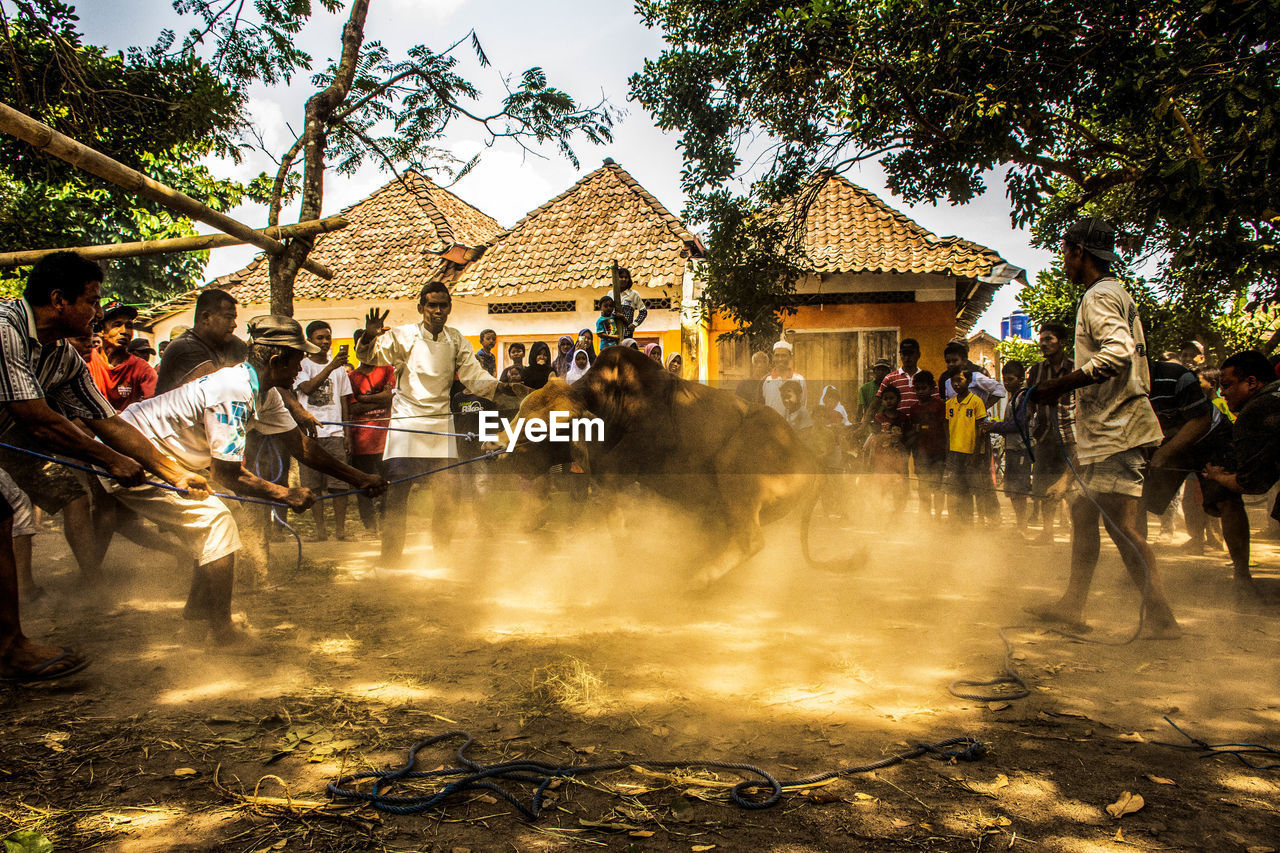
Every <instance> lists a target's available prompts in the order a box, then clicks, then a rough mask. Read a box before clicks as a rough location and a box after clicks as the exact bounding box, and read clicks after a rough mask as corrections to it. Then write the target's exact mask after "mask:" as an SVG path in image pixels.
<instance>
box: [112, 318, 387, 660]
mask: <svg viewBox="0 0 1280 853" xmlns="http://www.w3.org/2000/svg"><path fill="white" fill-rule="evenodd" d="M249 340H250V343H249V357H248V361H246V362H244V363H243V364H237V365H235V366H234V367H224V368H223V369H221V370H218V371H216V372H214V373H211V374H208V375H207V376H202V377H200V378H199V379H197V380H195V381H194V382H188V383H187V384H185V385H182V386H180V387H178V388H175V389H174V390H172V391H170V392H169V393H167V394H161V395H160V396H158V397H153V398H152V399H150V400H144V401H142V402H141V403H135V404H134V405H132V406H130V407H129V408H128V409H126V410H125V412H124V414H123V415H122V417H124V418H125V420H127V421H129V422H130V423H132V424H133V425H135V426H136V427H137V428H138V430H139V431H140V432H141V433H142V434H143V435H145V436H147V437H148V438H149V439H151V440H152V441H154V442H155V443H156V444H157V445H159V446H160V447H162V448H163V449H164V450H165V452H167V453H169V454H171V455H172V456H173V457H174V458H175V459H177V460H178V461H179V463H180V464H181V465H182V467H183V468H185V469H187V470H190V471H204V470H206V469H208V470H210V471H211V473H212V478H213V480H214V481H215V482H216V483H219V484H221V485H223V486H225V487H226V488H229V489H231V490H232V491H234V492H235V493H236V494H241V495H247V496H250V497H256V498H265V499H267V500H272V501H279V502H281V503H284V504H287V505H288V506H289V507H290V508H292V509H294V510H298V511H302V510H305V509H307V508H309V507H310V506H311V505H312V504H313V503H315V499H316V498H315V495H314V494H312V492H311V490H310V489H306V488H297V489H291V488H288V487H286V486H280V485H277V484H275V483H273V482H271V481H270V480H264V479H262V478H260V477H258V476H257V475H255V474H253V473H252V472H250V471H249V470H248V469H246V468H245V467H244V447H245V440H246V436H247V434H248V431H249V430H258V431H259V432H262V433H264V434H267V435H276V436H279V438H280V441H281V444H282V446H283V447H284V448H286V449H287V451H288V452H289V454H290V455H291V456H293V457H294V458H296V459H297V460H298V461H299V462H301V463H303V464H305V465H310V466H311V467H312V468H315V469H316V470H318V471H321V472H323V473H325V474H328V475H330V476H333V477H337V478H338V479H340V480H343V481H345V482H347V483H350V484H352V485H353V486H355V487H356V488H358V489H364V490H365V491H366V492H367V493H368V494H369V495H370V496H376V495H379V494H381V493H382V491H383V490H384V489H385V488H386V485H387V484H386V481H385V480H383V479H382V478H381V477H379V476H377V475H374V474H365V473H363V472H361V471H357V470H356V469H355V468H352V467H351V466H350V465H347V464H346V463H344V462H341V461H339V460H337V459H334V458H333V457H332V456H330V455H329V454H328V453H326V452H325V450H324V448H322V447H321V446H320V444H319V443H318V442H317V441H316V440H315V439H313V438H311V437H309V436H307V435H306V434H304V433H303V432H302V430H301V429H300V428H299V427H298V425H297V423H296V422H295V421H294V419H293V417H292V416H291V415H290V414H289V411H288V410H287V409H286V408H285V405H284V402H283V400H281V398H280V392H279V389H281V388H292V387H294V382H295V381H296V379H297V376H298V371H299V369H300V367H301V364H302V358H303V356H304V355H305V354H307V353H312V352H316V351H317V350H318V347H316V346H315V345H314V344H312V343H310V342H308V341H307V340H306V338H305V337H303V334H302V327H301V326H299V325H298V323H297V321H296V320H294V319H292V318H290V317H283V316H278V315H269V316H263V317H257V318H255V319H253V320H251V321H250V323H249ZM103 485H104V487H105V488H107V490H108V491H109V492H112V493H113V494H114V496H115V498H116V499H117V500H119V501H120V502H121V503H123V504H124V505H125V506H127V507H129V508H130V509H132V510H133V511H134V512H136V513H138V515H141V516H142V517H144V518H149V519H151V520H152V521H154V522H155V523H156V524H159V525H161V526H167V527H180V528H182V530H183V532H184V534H185V535H186V538H187V541H189V542H190V543H191V544H192V547H193V550H194V551H195V557H196V567H195V573H194V575H193V578H192V582H191V592H190V594H189V595H188V597H187V605H186V609H185V611H184V613H183V615H184V617H185V618H186V619H188V620H190V621H193V622H206V623H208V629H209V631H210V632H211V633H212V638H213V641H214V642H215V643H216V644H217V645H219V646H241V647H249V646H250V645H251V644H250V643H248V642H246V640H247V638H246V637H245V636H244V635H243V634H242V633H241V632H240V631H238V630H237V629H236V628H235V627H234V626H233V624H232V621H231V588H232V582H233V580H234V578H235V552H236V551H238V550H240V547H241V542H240V535H239V531H238V529H237V527H236V523H235V521H234V520H233V519H232V517H231V513H230V511H229V510H228V509H227V507H226V505H225V504H224V503H223V502H222V501H221V500H220V499H219V498H217V497H214V496H213V495H209V494H207V493H203V492H202V493H191V494H180V493H176V492H172V491H168V490H165V489H160V488H158V487H156V486H151V485H142V486H136V487H133V488H123V487H122V486H121V485H120V484H116V483H106V482H104V483H103Z"/></svg>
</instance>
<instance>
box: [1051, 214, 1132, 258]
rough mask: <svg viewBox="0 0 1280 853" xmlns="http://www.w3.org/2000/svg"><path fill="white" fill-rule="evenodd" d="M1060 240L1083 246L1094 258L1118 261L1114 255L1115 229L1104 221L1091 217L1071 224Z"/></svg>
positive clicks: (1117, 256)
mask: <svg viewBox="0 0 1280 853" xmlns="http://www.w3.org/2000/svg"><path fill="white" fill-rule="evenodd" d="M1062 239H1063V240H1065V241H1066V242H1068V243H1075V244H1076V245H1078V246H1083V247H1084V250H1085V251H1086V252H1088V253H1089V254H1091V255H1093V256H1094V257H1095V258H1098V259H1100V260H1104V261H1111V262H1113V263H1115V262H1118V261H1119V260H1120V256H1119V255H1117V254H1116V229H1115V228H1114V227H1113V226H1112V225H1111V223H1110V222H1108V221H1106V220H1105V219H1099V218H1098V217H1096V216H1091V217H1089V218H1088V219H1081V220H1079V221H1077V222H1073V223H1071V225H1070V227H1068V228H1067V230H1066V232H1065V233H1064V234H1063V235H1062Z"/></svg>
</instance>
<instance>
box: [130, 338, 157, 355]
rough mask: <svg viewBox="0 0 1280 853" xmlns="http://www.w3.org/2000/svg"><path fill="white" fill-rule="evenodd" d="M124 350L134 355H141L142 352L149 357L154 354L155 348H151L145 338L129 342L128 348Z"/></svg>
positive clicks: (149, 342)
mask: <svg viewBox="0 0 1280 853" xmlns="http://www.w3.org/2000/svg"><path fill="white" fill-rule="evenodd" d="M126 349H127V350H128V351H129V352H131V353H133V354H134V355H142V354H143V353H144V352H145V353H150V354H151V355H155V354H156V348H155V347H153V346H152V345H151V341H149V340H147V339H146V338H134V339H133V340H131V341H129V346H128V347H126Z"/></svg>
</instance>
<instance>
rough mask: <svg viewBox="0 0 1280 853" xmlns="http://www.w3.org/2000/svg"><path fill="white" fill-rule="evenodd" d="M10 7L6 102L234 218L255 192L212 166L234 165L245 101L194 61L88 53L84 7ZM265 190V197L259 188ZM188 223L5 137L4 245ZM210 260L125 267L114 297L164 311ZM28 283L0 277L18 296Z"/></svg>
mask: <svg viewBox="0 0 1280 853" xmlns="http://www.w3.org/2000/svg"><path fill="white" fill-rule="evenodd" d="M7 2H9V3H11V6H12V8H11V10H10V9H6V0H0V101H4V102H5V103H8V104H11V105H13V106H15V107H16V108H17V109H20V110H22V111H23V112H26V113H27V114H28V115H31V116H32V117H33V118H36V119H39V120H40V121H42V122H44V123H45V124H48V125H50V126H51V127H53V128H55V129H56V130H59V131H61V132H63V133H65V134H67V135H68V136H71V137H73V138H75V139H77V140H80V141H82V142H84V143H86V144H88V145H90V146H91V147H93V148H96V149H97V150H99V151H101V152H103V153H104V154H107V155H108V156H111V157H113V158H115V159H117V160H119V161H121V162H123V163H125V164H126V165H129V166H132V167H133V168H135V169H139V170H141V171H143V172H145V173H146V174H149V175H151V176H153V177H155V178H156V179H158V180H160V181H162V182H164V183H167V184H169V185H170V186H173V187H175V188H176V189H179V190H181V191H182V192H185V193H187V194H188V195H191V196H193V197H195V198H197V199H199V200H200V201H202V202H204V203H205V204H207V205H209V206H210V207H213V208H215V209H219V210H225V209H227V208H229V207H231V206H233V205H235V204H237V203H239V202H240V201H241V199H242V198H243V197H244V196H245V194H246V192H247V191H248V190H249V188H247V187H245V186H242V185H241V184H239V183H237V182H235V181H227V180H221V179H217V178H215V177H214V176H213V175H212V174H211V173H210V172H209V170H208V169H207V168H206V167H205V166H202V165H201V164H200V161H201V160H202V159H203V158H205V157H206V156H207V155H210V154H219V155H223V156H234V155H235V154H236V153H237V150H238V149H237V148H236V147H235V145H234V139H233V137H234V135H235V133H236V132H237V131H238V130H239V129H240V127H241V124H242V121H241V117H240V115H241V109H242V106H243V96H242V95H240V94H238V93H236V92H234V91H232V90H231V89H230V88H229V87H227V86H226V85H224V84H223V82H222V81H221V80H220V79H219V77H218V76H217V74H215V73H214V72H213V71H212V70H211V69H210V68H209V67H208V66H207V65H206V64H205V63H203V62H200V61H199V60H197V59H195V58H193V57H164V56H159V55H156V54H153V53H149V52H146V51H142V50H138V49H131V50H129V51H127V52H124V53H119V54H111V53H109V52H108V51H107V50H106V49H104V48H102V47H98V46H95V45H91V44H86V43H85V42H84V40H83V36H82V34H81V33H80V32H79V30H78V29H77V21H78V18H77V17H76V15H75V12H74V10H73V9H72V7H70V6H67V5H65V4H62V3H60V2H56V0H31V2H27V0H7ZM258 186H261V184H259V185H258ZM193 233H195V232H194V228H193V227H192V224H191V222H190V221H189V220H188V219H186V218H185V217H182V216H178V215H176V214H174V213H173V212H171V211H169V210H168V209H166V208H165V207H163V206H162V205H159V204H156V203H154V202H150V201H148V200H146V199H143V198H140V197H138V196H136V195H134V194H132V193H129V192H128V191H127V190H124V189H121V188H119V187H116V186H114V185H112V184H107V183H105V182H102V181H99V180H98V179H96V178H94V177H93V176H91V175H88V174H86V173H84V172H82V171H80V170H78V169H76V168H75V167H74V166H71V165H69V164H67V163H65V162H63V161H61V160H57V159H55V158H51V157H42V156H38V155H35V156H33V151H32V149H31V148H30V146H28V145H27V144H26V143H24V142H20V141H19V140H16V139H13V138H10V137H8V136H0V244H2V245H4V246H7V247H9V248H11V249H43V248H55V247H59V246H68V245H85V244H95V243H107V242H115V241H119V240H149V239H161V238H165V237H177V236H185V235H188V234H193ZM206 258H207V253H192V254H173V255H163V256H150V257H145V258H131V259H125V260H121V261H116V262H114V263H113V264H112V265H111V269H110V270H109V272H108V285H109V287H110V290H111V291H112V293H113V295H115V296H116V297H118V298H120V299H123V300H125V301H128V302H150V301H153V300H156V299H163V298H166V297H168V296H172V295H174V294H176V293H180V292H182V291H185V290H188V289H190V288H191V287H194V286H196V285H197V284H198V283H199V282H200V280H201V278H202V275H203V271H204V264H205V260H206ZM22 277H23V272H22V271H21V270H18V269H12V268H11V269H5V270H0V288H3V289H4V291H5V292H7V293H10V294H12V293H15V292H16V289H17V288H18V287H19V286H20V284H21V280H22Z"/></svg>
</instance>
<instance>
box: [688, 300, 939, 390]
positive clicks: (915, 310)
mask: <svg viewBox="0 0 1280 853" xmlns="http://www.w3.org/2000/svg"><path fill="white" fill-rule="evenodd" d="M785 326H786V328H788V329H829V330H831V331H852V330H854V329H877V328H878V329H897V330H898V340H902V339H903V338H915V339H916V340H917V341H919V342H920V366H921V367H922V368H924V369H925V370H928V371H931V372H932V373H933V374H934V375H935V376H936V375H937V374H938V373H940V372H941V371H942V370H943V369H945V367H946V365H945V362H944V361H943V359H942V348H943V347H945V346H946V345H947V343H948V342H949V341H951V340H952V339H954V338H955V337H956V306H955V303H954V302H888V303H882V304H873V305H821V306H818V305H805V306H802V307H800V309H799V310H797V311H796V313H795V314H793V315H792V316H790V317H788V318H786V320H785ZM732 328H733V324H732V323H730V322H729V321H728V320H726V319H724V318H723V317H720V316H719V315H716V316H714V317H713V318H712V320H711V341H712V347H711V365H710V367H711V370H710V375H711V376H713V377H714V376H718V375H719V369H720V364H719V352H718V349H717V348H716V346H715V339H716V338H717V337H719V336H720V334H721V333H722V332H727V331H729V330H730V329H732Z"/></svg>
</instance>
